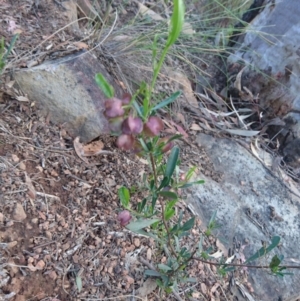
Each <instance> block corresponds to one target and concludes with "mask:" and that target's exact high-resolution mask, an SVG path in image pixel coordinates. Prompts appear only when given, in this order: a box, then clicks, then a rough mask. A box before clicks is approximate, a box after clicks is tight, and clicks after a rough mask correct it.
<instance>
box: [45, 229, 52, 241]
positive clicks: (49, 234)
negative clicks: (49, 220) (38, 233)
mask: <svg viewBox="0 0 300 301" xmlns="http://www.w3.org/2000/svg"><path fill="white" fill-rule="evenodd" d="M45 235H46V237H47V238H49V239H52V233H51V232H50V231H45Z"/></svg>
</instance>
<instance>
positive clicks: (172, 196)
mask: <svg viewBox="0 0 300 301" xmlns="http://www.w3.org/2000/svg"><path fill="white" fill-rule="evenodd" d="M158 194H159V195H160V196H162V197H163V198H166V199H170V200H177V199H178V195H177V194H176V193H175V192H173V191H165V190H162V191H159V192H158Z"/></svg>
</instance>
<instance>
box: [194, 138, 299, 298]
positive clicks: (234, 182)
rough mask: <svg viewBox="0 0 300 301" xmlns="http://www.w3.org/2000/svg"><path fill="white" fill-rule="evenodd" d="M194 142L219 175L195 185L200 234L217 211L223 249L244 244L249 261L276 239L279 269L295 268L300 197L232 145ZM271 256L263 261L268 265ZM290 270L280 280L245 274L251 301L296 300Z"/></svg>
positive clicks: (256, 272)
mask: <svg viewBox="0 0 300 301" xmlns="http://www.w3.org/2000/svg"><path fill="white" fill-rule="evenodd" d="M197 142H198V143H199V144H200V146H201V147H202V148H204V149H205V151H206V153H207V154H209V157H210V160H211V161H212V163H213V165H214V168H215V171H216V173H220V174H222V179H221V180H218V182H216V181H214V180H212V179H210V178H208V177H205V176H201V175H199V178H201V179H204V180H205V183H204V184H203V185H201V186H194V187H193V188H192V191H193V192H192V194H191V195H190V197H189V202H190V203H191V204H192V205H193V207H194V209H195V210H196V212H197V214H198V215H199V217H200V219H201V221H202V225H203V227H204V230H205V227H206V225H208V222H209V220H210V217H211V216H212V214H213V212H215V211H216V210H217V219H216V221H217V223H218V224H220V225H221V227H220V228H218V234H217V236H218V238H219V239H220V241H222V243H223V244H224V245H225V247H226V248H227V249H229V248H231V249H232V246H233V242H234V240H237V241H240V242H241V244H242V245H243V244H246V241H248V244H247V246H246V247H245V249H244V254H245V256H246V258H249V257H250V256H251V255H253V254H254V253H255V252H256V251H257V250H258V249H260V248H261V247H262V241H265V242H267V243H268V244H270V241H271V237H272V236H280V237H281V243H282V246H281V247H280V248H276V249H275V250H274V252H272V253H271V255H272V256H274V254H278V255H280V254H282V255H284V258H285V259H284V262H283V265H298V261H299V258H300V249H299V247H298V245H299V241H300V232H299V227H300V197H298V196H296V195H295V194H293V193H291V191H290V189H289V188H287V187H286V186H285V184H284V183H283V181H282V180H281V179H280V178H277V177H276V176H274V175H273V174H272V173H271V172H270V171H268V170H267V168H265V167H264V166H263V164H262V163H261V162H260V161H258V160H257V159H256V158H255V157H254V156H253V155H251V154H250V153H249V152H248V151H247V150H246V149H244V148H243V147H242V146H240V145H239V144H237V143H236V142H234V141H232V140H229V139H218V138H213V137H211V136H208V135H205V134H200V135H199V136H198V138H197ZM296 193H297V194H298V195H300V193H299V192H296ZM272 256H269V258H268V259H263V260H262V261H261V262H269V261H270V259H271V258H272ZM294 259H295V260H296V261H294ZM253 263H255V262H253ZM256 263H259V262H256ZM259 264H260V263H259ZM288 271H289V272H292V273H293V275H292V276H285V277H283V278H279V277H274V276H272V275H270V274H269V273H268V271H264V270H259V269H249V281H250V282H251V284H252V286H253V289H254V296H255V298H254V299H255V300H268V301H275V300H276V301H278V300H279V299H280V298H282V300H287V299H288V298H289V297H291V296H293V295H298V296H299V294H300V286H299V281H300V271H299V270H298V269H293V270H288Z"/></svg>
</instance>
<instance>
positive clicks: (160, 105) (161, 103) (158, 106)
mask: <svg viewBox="0 0 300 301" xmlns="http://www.w3.org/2000/svg"><path fill="white" fill-rule="evenodd" d="M180 94H181V92H180V91H177V92H175V93H173V94H172V95H171V96H170V97H168V98H166V99H165V100H163V101H162V102H160V103H159V104H157V105H156V106H155V107H154V108H152V110H151V113H152V112H155V111H157V110H158V109H161V108H163V107H166V106H167V105H169V104H170V103H172V102H174V101H175V100H176V99H177V98H178V97H179V96H180Z"/></svg>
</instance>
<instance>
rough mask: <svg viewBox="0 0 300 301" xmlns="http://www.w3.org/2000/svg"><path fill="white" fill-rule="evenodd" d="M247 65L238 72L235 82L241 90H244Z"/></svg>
mask: <svg viewBox="0 0 300 301" xmlns="http://www.w3.org/2000/svg"><path fill="white" fill-rule="evenodd" d="M245 68H246V66H245V67H244V68H243V69H242V70H241V71H240V72H239V73H238V74H237V76H236V79H235V82H234V84H233V86H234V87H235V88H236V89H238V90H239V91H240V92H242V75H243V72H244V70H245Z"/></svg>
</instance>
